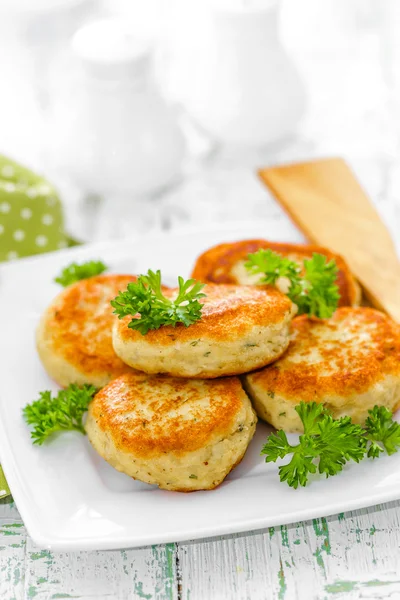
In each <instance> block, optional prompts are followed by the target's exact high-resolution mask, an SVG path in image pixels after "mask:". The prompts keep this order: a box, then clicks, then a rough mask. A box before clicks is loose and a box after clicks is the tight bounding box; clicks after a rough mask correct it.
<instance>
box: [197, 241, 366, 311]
mask: <svg viewBox="0 0 400 600" xmlns="http://www.w3.org/2000/svg"><path fill="white" fill-rule="evenodd" d="M261 248H263V249H268V248H270V249H271V250H273V251H274V252H277V253H278V254H281V255H282V256H287V257H288V258H290V259H291V260H294V261H296V262H298V263H299V264H300V265H302V264H303V261H304V259H309V258H312V255H313V253H314V252H317V253H319V254H323V255H324V256H326V257H327V258H328V260H332V259H334V260H335V261H336V264H337V266H338V268H339V272H338V277H337V284H338V286H339V292H340V301H339V306H358V305H359V304H360V300H361V290H360V286H359V285H358V283H357V282H356V280H355V279H354V277H353V275H352V273H351V271H350V269H349V267H348V266H347V263H346V262H345V260H344V259H343V258H342V257H341V256H339V255H338V254H334V253H333V252H330V250H327V249H326V248H321V247H320V246H312V245H305V244H286V243H280V242H268V241H267V240H243V241H239V242H232V243H227V244H219V245H218V246H214V247H213V248H210V249H209V250H206V252H204V253H203V254H202V255H201V256H199V258H198V259H197V262H196V264H195V267H194V269H193V273H192V277H194V278H195V279H197V280H198V281H204V282H205V283H236V284H242V285H243V284H251V283H258V282H259V280H260V278H261V276H256V277H254V275H249V273H248V272H247V270H246V268H245V266H244V263H245V262H246V260H247V256H248V255H249V254H252V253H253V252H257V250H260V249H261Z"/></svg>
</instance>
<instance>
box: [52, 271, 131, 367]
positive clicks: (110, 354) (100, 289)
mask: <svg viewBox="0 0 400 600" xmlns="http://www.w3.org/2000/svg"><path fill="white" fill-rule="evenodd" d="M131 281H136V277H135V276H134V275H99V276H97V277H91V278H89V279H84V280H82V281H78V282H77V283H74V284H73V285H71V286H69V287H67V288H66V289H65V290H64V291H63V292H61V294H59V296H57V298H56V299H55V300H54V301H53V303H52V304H51V306H50V307H49V308H48V310H47V312H46V314H45V316H44V319H45V321H44V327H43V330H44V331H45V335H46V337H47V338H48V340H49V343H50V344H51V348H52V351H53V352H54V353H57V354H58V355H60V356H62V357H63V359H64V360H65V361H67V362H68V363H69V364H70V365H73V366H74V367H75V368H76V369H77V370H79V372H81V373H85V374H87V375H88V376H90V375H96V374H100V375H101V374H103V373H108V374H110V376H112V377H118V376H119V375H122V374H123V373H128V372H131V371H132V369H131V368H130V367H128V366H127V365H125V364H124V363H123V362H122V360H121V359H120V358H118V356H117V355H116V354H115V352H114V349H113V346H112V335H111V331H112V326H113V323H114V319H115V318H116V317H115V316H114V315H113V314H112V313H113V308H112V307H111V305H110V300H112V299H113V298H115V296H116V295H117V294H118V292H119V291H120V290H124V289H125V288H126V286H127V285H128V283H129V282H131Z"/></svg>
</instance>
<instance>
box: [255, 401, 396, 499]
mask: <svg viewBox="0 0 400 600" xmlns="http://www.w3.org/2000/svg"><path fill="white" fill-rule="evenodd" d="M295 409H296V412H297V414H298V415H299V417H300V419H301V421H302V423H303V427H304V434H303V435H300V437H299V441H298V443H297V444H295V445H292V444H290V443H289V441H288V439H287V436H286V433H285V432H284V431H282V430H279V431H277V432H276V433H272V434H271V435H270V436H269V438H268V441H267V443H266V444H265V445H264V447H263V449H262V451H261V454H264V455H265V456H266V458H265V461H266V462H276V461H277V460H278V459H283V458H286V457H287V456H291V459H290V461H289V462H288V463H287V464H285V465H281V466H279V477H280V480H281V481H286V482H287V484H288V485H289V486H290V487H293V488H295V489H297V487H298V486H299V485H300V486H305V485H306V484H307V482H308V478H309V475H310V474H313V473H316V472H317V471H318V472H319V473H321V474H322V473H325V475H326V477H330V476H333V475H337V474H338V473H340V471H342V470H343V467H344V465H345V464H346V463H347V462H348V461H351V460H352V461H354V462H357V463H358V462H360V460H362V459H363V458H364V456H365V455H367V456H368V457H371V458H377V457H378V456H380V454H381V453H382V452H384V451H386V452H387V454H389V455H390V454H393V453H394V452H397V448H398V447H400V424H399V423H397V422H396V421H393V419H392V413H391V412H390V411H389V410H388V409H387V408H385V407H384V406H375V407H374V408H373V409H372V410H369V411H368V413H369V416H368V417H367V419H366V422H365V428H363V427H361V426H360V425H356V424H354V423H352V422H351V418H350V417H341V418H340V419H334V418H333V417H332V415H331V414H330V413H329V411H328V410H327V409H326V408H324V406H323V405H322V404H317V403H315V402H310V403H305V402H301V403H300V404H298V405H297V406H296V407H295Z"/></svg>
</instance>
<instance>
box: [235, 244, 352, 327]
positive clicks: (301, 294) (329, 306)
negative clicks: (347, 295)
mask: <svg viewBox="0 0 400 600" xmlns="http://www.w3.org/2000/svg"><path fill="white" fill-rule="evenodd" d="M245 266H246V268H247V270H248V271H249V272H250V273H252V274H259V273H261V274H262V275H263V279H262V283H266V284H269V285H276V284H277V282H278V279H281V280H282V278H284V279H286V281H287V283H288V284H289V288H288V291H287V295H288V297H289V298H290V299H291V301H292V302H294V304H297V307H298V314H300V315H301V314H307V315H310V316H315V317H319V318H321V319H327V318H329V317H331V316H332V315H333V313H334V312H335V310H336V308H337V306H338V301H339V297H340V296H339V289H338V286H337V285H336V283H335V281H336V276H337V272H338V268H337V266H336V263H335V261H333V260H331V261H329V262H327V259H326V256H323V255H322V254H317V253H314V254H313V256H312V258H310V259H309V260H305V261H304V266H303V269H302V268H301V267H300V265H298V264H297V263H296V262H294V261H292V260H289V259H288V258H287V257H285V256H280V255H279V254H277V253H276V252H273V251H272V250H270V249H268V250H263V249H260V250H258V251H257V252H255V253H254V254H249V256H248V261H247V262H246V264H245Z"/></svg>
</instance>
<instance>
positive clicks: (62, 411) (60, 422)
mask: <svg viewBox="0 0 400 600" xmlns="http://www.w3.org/2000/svg"><path fill="white" fill-rule="evenodd" d="M96 392H97V389H96V388H95V387H94V386H93V385H83V386H81V387H80V386H78V385H75V384H71V385H69V386H68V387H67V388H66V389H65V390H60V391H59V392H58V394H57V395H56V396H52V394H51V392H49V391H45V392H40V394H39V399H38V400H35V401H34V402H32V404H27V405H26V406H25V408H24V409H23V415H24V417H25V420H26V422H27V423H28V425H33V429H32V431H31V438H32V440H33V443H34V444H39V445H42V444H43V442H44V441H45V440H47V438H49V437H50V436H51V435H53V434H54V433H56V432H58V431H71V430H75V431H80V432H81V433H83V434H84V433H85V429H84V426H83V415H84V414H85V412H86V411H87V409H88V406H89V403H90V401H91V400H92V398H93V396H94V395H95V393H96Z"/></svg>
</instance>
